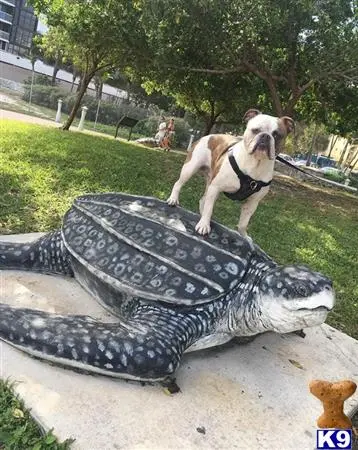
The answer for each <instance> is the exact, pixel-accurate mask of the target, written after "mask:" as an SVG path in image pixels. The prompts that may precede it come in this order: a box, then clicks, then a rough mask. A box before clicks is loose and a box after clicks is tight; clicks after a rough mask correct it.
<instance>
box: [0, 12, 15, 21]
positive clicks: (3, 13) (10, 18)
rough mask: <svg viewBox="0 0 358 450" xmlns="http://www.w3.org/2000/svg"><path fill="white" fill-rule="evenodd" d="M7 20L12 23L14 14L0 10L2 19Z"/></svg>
mask: <svg viewBox="0 0 358 450" xmlns="http://www.w3.org/2000/svg"><path fill="white" fill-rule="evenodd" d="M1 19H3V20H6V21H7V22H10V23H12V15H11V14H8V13H6V12H5V11H0V20H1Z"/></svg>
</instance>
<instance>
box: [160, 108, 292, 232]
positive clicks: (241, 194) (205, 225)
mask: <svg viewBox="0 0 358 450" xmlns="http://www.w3.org/2000/svg"><path fill="white" fill-rule="evenodd" d="M244 121H245V122H246V123H247V126H246V130H245V133H244V135H243V136H238V137H234V136H230V135H226V134H211V135H209V136H204V137H203V138H201V139H199V140H198V141H197V142H195V143H194V144H193V145H192V147H191V149H190V151H189V153H188V156H187V158H186V161H185V163H184V165H183V167H182V170H181V173H180V177H179V180H178V181H177V182H176V183H175V184H174V186H173V190H172V193H171V194H170V197H169V198H168V200H167V202H168V204H169V205H172V206H175V205H178V204H179V193H180V190H181V188H182V187H183V186H184V184H185V183H186V182H187V181H188V180H189V179H190V178H191V177H192V176H193V175H194V174H195V173H196V172H198V171H199V170H202V171H204V173H205V175H206V189H205V193H204V195H203V197H202V198H201V199H200V203H199V209H200V214H201V219H200V221H199V222H198V223H197V225H196V227H195V229H196V231H197V232H198V233H199V234H207V233H210V220H211V216H212V213H213V208H214V203H215V201H216V199H217V197H218V195H219V193H220V192H224V193H225V194H226V195H227V196H228V197H229V198H232V199H235V200H245V202H244V203H243V205H242V207H241V214H240V220H239V224H238V230H239V232H240V233H241V234H243V235H244V236H246V235H247V233H246V230H247V226H248V224H249V221H250V218H251V216H252V215H253V213H254V212H255V211H256V208H257V205H258V204H259V202H260V200H261V199H262V198H263V197H265V195H266V194H267V193H268V191H269V189H270V188H269V185H270V183H271V180H272V177H273V170H274V165H275V156H276V154H278V153H280V152H281V151H282V147H283V144H284V141H285V138H286V136H287V135H288V134H289V133H290V132H291V131H292V130H293V129H294V121H293V120H292V119H291V118H290V117H280V118H278V117H273V116H269V115H266V114H262V113H261V112H260V111H258V110H256V109H250V110H249V111H247V113H246V114H245V116H244Z"/></svg>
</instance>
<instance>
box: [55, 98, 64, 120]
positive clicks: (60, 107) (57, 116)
mask: <svg viewBox="0 0 358 450" xmlns="http://www.w3.org/2000/svg"><path fill="white" fill-rule="evenodd" d="M61 109H62V100H61V99H60V98H59V99H58V103H57V113H56V119H55V122H57V123H60V122H61Z"/></svg>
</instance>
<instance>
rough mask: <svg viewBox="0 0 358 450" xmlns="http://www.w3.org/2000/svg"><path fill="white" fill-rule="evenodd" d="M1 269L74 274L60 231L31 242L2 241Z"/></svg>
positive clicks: (0, 244)
mask: <svg viewBox="0 0 358 450" xmlns="http://www.w3.org/2000/svg"><path fill="white" fill-rule="evenodd" d="M0 270H30V271H32V272H42V273H51V274H61V275H70V276H73V271H72V269H71V266H70V261H69V257H68V252H67V250H66V248H65V247H64V245H63V240H62V236H61V232H60V231H55V232H53V233H48V234H46V235H45V236H42V237H41V238H39V239H37V240H36V241H31V242H25V243H13V242H6V241H0Z"/></svg>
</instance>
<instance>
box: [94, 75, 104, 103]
mask: <svg viewBox="0 0 358 450" xmlns="http://www.w3.org/2000/svg"><path fill="white" fill-rule="evenodd" d="M94 84H95V89H96V100H101V98H102V91H103V81H102V79H101V77H100V76H96V77H95V79H94Z"/></svg>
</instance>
